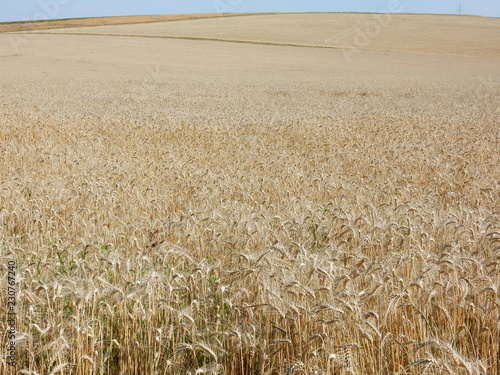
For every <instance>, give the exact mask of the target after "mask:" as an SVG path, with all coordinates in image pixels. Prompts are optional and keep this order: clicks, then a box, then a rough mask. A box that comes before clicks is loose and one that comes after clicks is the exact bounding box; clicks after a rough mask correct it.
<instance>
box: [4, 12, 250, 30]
mask: <svg viewBox="0 0 500 375" xmlns="http://www.w3.org/2000/svg"><path fill="white" fill-rule="evenodd" d="M237 15H242V13H224V14H222V13H196V14H164V15H155V16H122V17H91V18H74V19H64V20H53V21H52V20H45V21H36V22H29V21H24V22H4V23H0V32H16V31H35V30H47V29H59V28H66V27H82V26H102V25H122V24H134V23H150V22H166V21H179V20H188V19H198V18H212V17H229V16H237Z"/></svg>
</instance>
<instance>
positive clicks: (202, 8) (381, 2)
mask: <svg viewBox="0 0 500 375" xmlns="http://www.w3.org/2000/svg"><path fill="white" fill-rule="evenodd" d="M460 6H461V12H462V14H473V15H481V16H486V17H500V0H463V1H460V0H437V1H436V0H361V1H350V2H348V1H339V0H329V1H328V0H185V1H182V0H140V1H127V0H0V22H8V21H33V20H39V19H58V18H77V17H103V16H124V15H143V14H176V13H220V12H379V13H385V12H397V13H400V12H402V13H446V14H458V13H459V7H460Z"/></svg>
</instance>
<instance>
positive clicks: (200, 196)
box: [0, 16, 500, 375]
mask: <svg viewBox="0 0 500 375" xmlns="http://www.w3.org/2000/svg"><path fill="white" fill-rule="evenodd" d="M332 17H333V16H332ZM249 19H250V18H249ZM240 20H244V17H242V18H240ZM186 22H187V21H186ZM242 22H243V21H242ZM249 22H250V21H249ZM477 22H480V21H479V20H478V21H477ZM0 39H2V42H3V41H4V40H7V35H0ZM0 45H1V46H2V47H0V55H1V56H3V57H2V64H4V65H3V66H4V67H5V69H2V70H1V72H0V76H1V81H0V82H1V85H2V90H3V91H2V94H1V96H0V98H1V100H2V105H1V106H0V155H1V163H0V173H1V176H2V178H1V180H0V191H1V193H0V223H1V227H0V241H1V247H0V265H1V269H2V272H1V275H2V280H6V279H7V277H6V274H7V262H8V261H9V260H11V259H16V261H17V264H18V270H19V272H18V273H19V277H18V280H17V289H18V332H17V348H18V349H17V350H18V355H19V358H18V362H17V368H16V369H15V370H12V369H9V367H8V366H7V363H6V360H5V358H4V357H2V358H1V359H0V371H1V372H2V373H9V371H11V372H10V373H16V371H17V373H21V374H50V373H53V374H75V375H87V374H241V375H244V374H245V375H246V374H280V375H281V374H290V375H291V374H377V375H382V374H488V375H490V374H492V375H499V374H500V367H499V361H498V359H499V356H500V349H499V348H500V331H499V324H498V323H499V321H498V319H499V307H500V305H499V304H500V292H499V288H500V283H499V280H500V252H499V249H500V221H499V219H500V216H499V212H500V200H499V192H500V190H499V187H500V186H499V183H500V170H499V167H498V166H499V165H500V153H499V151H500V150H499V144H498V139H500V134H499V132H500V131H499V128H498V121H499V118H500V116H499V114H500V113H499V107H498V105H497V104H498V96H497V95H496V91H494V87H493V88H492V87H491V86H485V85H482V84H481V80H479V79H478V77H496V73H497V69H498V68H497V67H498V65H497V60H496V59H497V58H498V57H496V58H495V57H485V56H479V57H473V56H466V55H455V56H450V55H448V54H441V55H436V54H405V53H391V54H389V55H388V54H385V53H382V52H377V51H360V52H359V53H358V54H356V58H354V59H353V60H352V61H350V62H348V61H346V59H345V58H344V55H343V53H342V51H341V50H329V49H314V48H297V47H283V46H281V47H280V46H270V45H249V44H248V45H246V44H241V43H239V44H233V43H220V42H209V41H196V40H191V41H185V40H182V41H180V40H164V39H151V38H130V37H126V36H123V37H122V36H95V35H89V36H81V35H39V36H38V37H37V38H36V39H33V41H32V42H30V44H29V45H28V46H26V47H25V48H24V49H23V50H22V51H21V53H20V54H19V55H16V56H10V55H9V51H8V47H6V43H1V44H0ZM450 48H451V47H450ZM6 72H8V74H7V73H6ZM41 72H43V74H42V73H41ZM488 82H493V83H494V82H496V80H495V79H493V80H488ZM34 87H36V88H39V89H34ZM6 305H7V303H6V295H5V294H0V306H2V308H3V306H6ZM2 311H3V310H2ZM5 324H6V323H5V321H4V320H3V319H2V320H0V331H1V332H5V328H6V327H5Z"/></svg>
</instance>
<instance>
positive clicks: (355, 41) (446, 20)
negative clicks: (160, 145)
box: [54, 13, 500, 57]
mask: <svg viewBox="0 0 500 375" xmlns="http://www.w3.org/2000/svg"><path fill="white" fill-rule="evenodd" d="M54 32H60V33H85V34H100V35H103V34H104V35H106V34H113V35H136V36H156V37H180V38H200V39H219V40H233V41H246V42H259V43H276V44H293V45H303V46H318V47H330V48H347V49H362V50H377V51H395V52H412V53H437V54H461V55H463V54H466V55H471V56H488V57H500V22H499V21H498V19H495V18H483V17H472V16H449V15H408V14H355V13H350V14H349V13H346V14H329V13H322V14H321V13H320V14H317V13H315V14H304V13H297V14H265V15H253V16H252V17H245V19H244V22H243V21H242V19H241V18H240V17H236V18H223V19H219V18H216V19H211V18H207V19H202V20H191V21H185V22H173V23H171V22H158V23H155V24H135V25H120V26H96V27H85V28H71V29H63V30H55V31H54Z"/></svg>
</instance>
